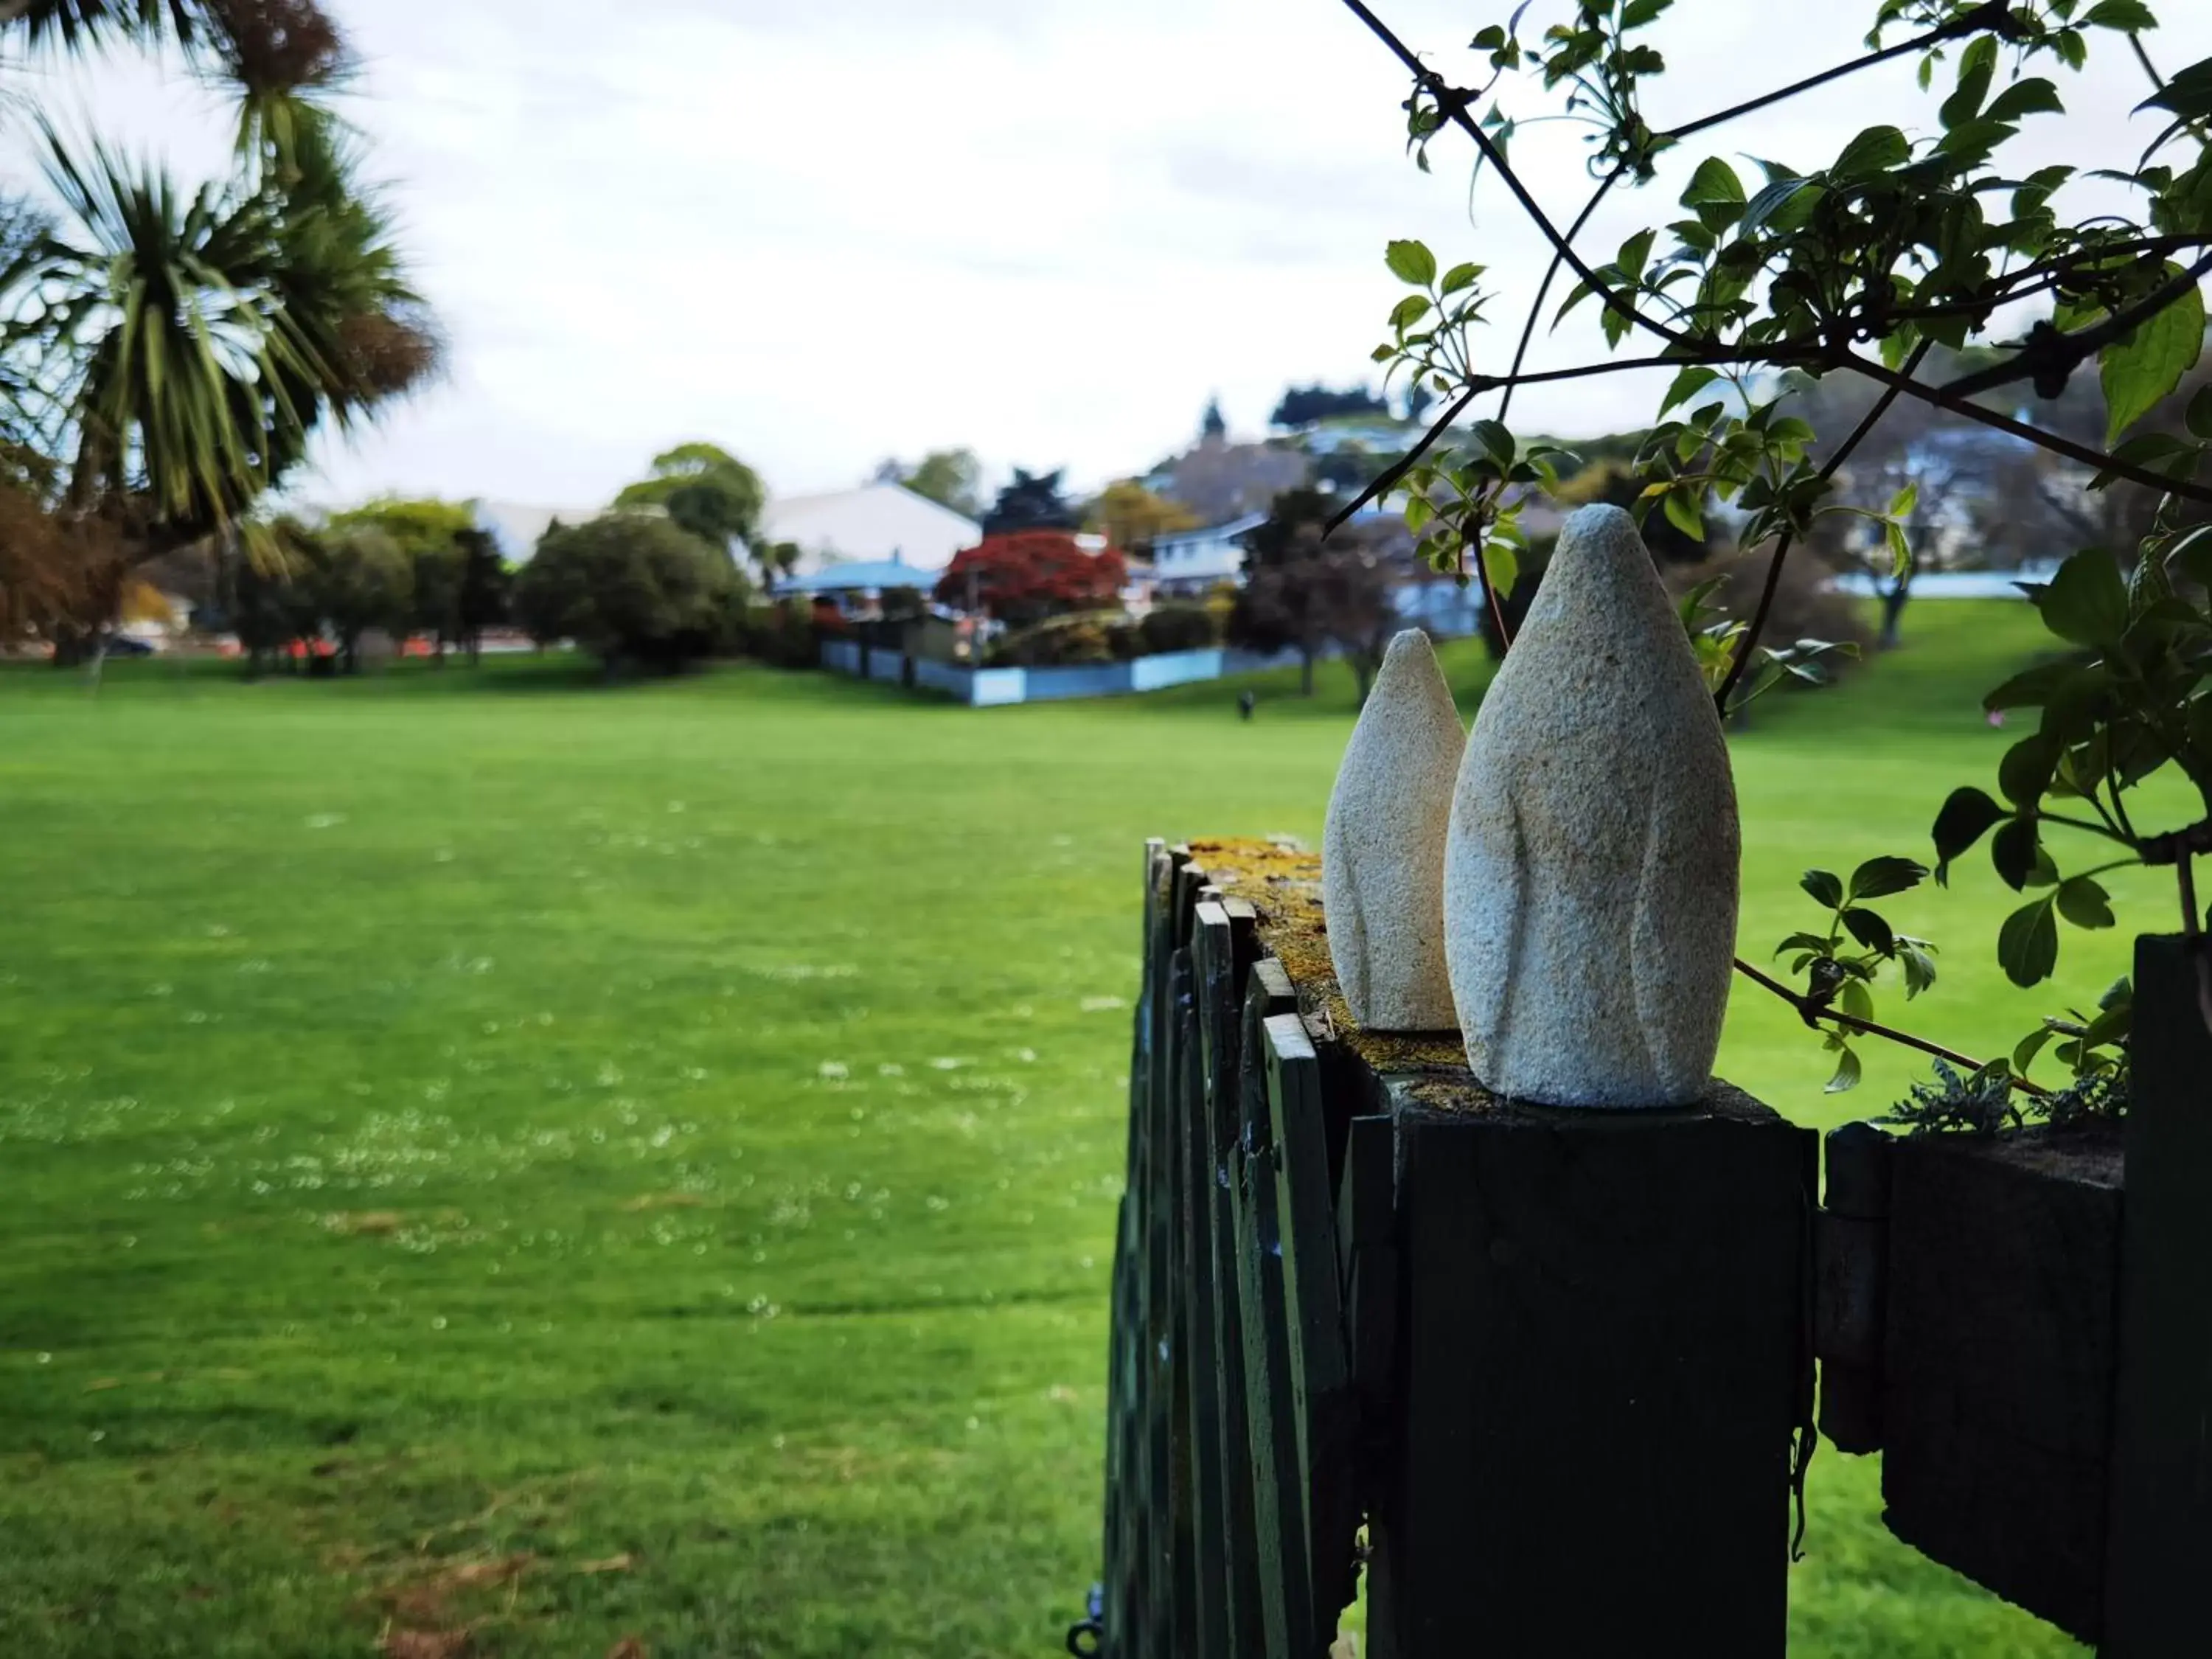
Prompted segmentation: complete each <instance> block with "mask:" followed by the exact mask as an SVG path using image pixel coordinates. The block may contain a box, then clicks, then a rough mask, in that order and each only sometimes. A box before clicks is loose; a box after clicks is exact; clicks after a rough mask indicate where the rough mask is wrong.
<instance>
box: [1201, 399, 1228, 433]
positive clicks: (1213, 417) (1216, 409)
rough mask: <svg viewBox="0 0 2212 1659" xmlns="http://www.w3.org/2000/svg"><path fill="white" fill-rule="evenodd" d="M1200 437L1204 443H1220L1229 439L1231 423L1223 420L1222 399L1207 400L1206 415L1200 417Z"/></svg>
mask: <svg viewBox="0 0 2212 1659" xmlns="http://www.w3.org/2000/svg"><path fill="white" fill-rule="evenodd" d="M1198 435H1199V441H1200V442H1202V443H1208V442H1210V443H1220V442H1223V441H1225V440H1226V439H1227V438H1228V436H1229V422H1227V421H1225V420H1224V419H1223V418H1222V415H1221V399H1220V398H1207V399H1206V413H1205V414H1203V415H1201V416H1199V421H1198Z"/></svg>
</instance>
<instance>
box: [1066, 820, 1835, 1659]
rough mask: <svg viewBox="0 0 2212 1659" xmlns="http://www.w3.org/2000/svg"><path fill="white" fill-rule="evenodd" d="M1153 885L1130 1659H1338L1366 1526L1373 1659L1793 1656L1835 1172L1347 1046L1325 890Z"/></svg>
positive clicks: (1119, 1489)
mask: <svg viewBox="0 0 2212 1659" xmlns="http://www.w3.org/2000/svg"><path fill="white" fill-rule="evenodd" d="M1145 874H1146V887H1145V894H1146V904H1145V928H1144V939H1143V962H1144V987H1143V992H1142V994H1141V996H1140V998H1139V1005H1138V1009H1137V1016H1136V1034H1135V1046H1134V1050H1133V1058H1132V1063H1131V1066H1130V1093H1131V1110H1130V1128H1129V1146H1128V1185H1127V1193H1126V1195H1125V1196H1124V1198H1123V1200H1122V1205H1121V1220H1120V1238H1119V1242H1118V1246H1117V1250H1116V1255H1115V1274H1114V1302H1113V1334H1112V1347H1111V1357H1110V1362H1109V1375H1110V1378H1111V1388H1110V1391H1109V1420H1108V1470H1107V1501H1106V1540H1105V1558H1106V1577H1105V1583H1104V1586H1103V1598H1102V1604H1103V1626H1104V1629H1103V1644H1104V1649H1105V1651H1106V1652H1107V1654H1108V1655H1109V1656H1110V1659H1188V1656H1204V1659H1212V1656H1217V1655H1218V1656H1224V1659H1321V1656H1322V1655H1324V1654H1325V1653H1326V1652H1327V1651H1328V1648H1329V1645H1330V1644H1331V1642H1332V1640H1333V1639H1334V1636H1335V1634H1336V1631H1337V1626H1338V1620H1339V1617H1340V1613H1341V1612H1342V1610H1343V1609H1344V1608H1345V1607H1346V1606H1347V1605H1349V1604H1350V1603H1351V1601H1352V1600H1353V1598H1354V1595H1355V1593H1356V1591H1357V1589H1358V1573H1359V1570H1360V1565H1361V1563H1360V1560H1359V1544H1358V1540H1359V1534H1360V1529H1361V1528H1362V1527H1363V1526H1364V1527H1366V1528H1367V1529H1368V1532H1369V1535H1370V1548H1369V1550H1368V1552H1367V1560H1366V1563H1365V1565H1366V1568H1367V1571H1368V1572H1369V1575H1370V1585H1371V1595H1370V1617H1369V1650H1370V1653H1372V1654H1373V1655H1375V1656H1377V1659H1429V1656H1431V1655H1438V1656H1441V1655H1444V1654H1452V1655H1457V1654H1459V1653H1461V1652H1462V1651H1465V1650H1466V1649H1467V1646H1468V1642H1469V1639H1470V1636H1471V1633H1472V1632H1471V1627H1470V1623H1469V1621H1470V1620H1478V1621H1480V1623H1481V1624H1482V1625H1483V1626H1486V1627H1488V1628H1491V1629H1493V1630H1495V1631H1497V1632H1501V1633H1503V1634H1504V1636H1505V1638H1506V1640H1505V1644H1504V1645H1503V1646H1501V1647H1498V1649H1497V1651H1499V1652H1503V1653H1528V1652H1536V1651H1559V1652H1566V1651H1575V1652H1583V1651H1589V1652H1596V1651H1626V1650H1630V1648H1631V1647H1633V1646H1635V1645H1637V1644H1638V1643H1641V1644H1642V1650H1651V1649H1650V1643H1649V1641H1648V1640H1646V1639H1644V1638H1649V1637H1650V1633H1651V1632H1653V1631H1655V1630H1665V1631H1668V1632H1670V1639H1673V1638H1681V1639H1688V1640H1702V1641H1703V1642H1704V1644H1705V1645H1704V1647H1703V1648H1702V1649H1701V1651H1705V1652H1712V1653H1722V1652H1725V1653H1729V1654H1741V1655H1757V1654H1764V1653H1769V1652H1773V1653H1778V1652H1779V1651H1780V1641H1781V1634H1782V1626H1781V1616H1782V1610H1783V1606H1782V1590H1783V1578H1784V1573H1785V1571H1786V1559H1785V1556H1784V1542H1785V1536H1786V1534H1785V1532H1784V1524H1785V1522H1786V1519H1787V1504H1788V1498H1789V1474H1790V1443H1791V1433H1792V1430H1793V1428H1794V1425H1795V1423H1796V1414H1797V1411H1798V1402H1799V1399H1800V1395H1801V1392H1802V1378H1803V1376H1804V1375H1805V1368H1806V1366H1807V1364H1808V1355H1807V1352H1806V1347H1805V1340H1804V1335H1805V1317H1804V1314H1805V1310H1804V1303H1803V1297H1802V1273H1801V1271H1800V1268H1801V1264H1802V1262H1803V1261H1804V1260H1805V1250H1806V1247H1807V1246H1806V1241H1807V1239H1808V1233H1809V1226H1808V1221H1809V1212H1810V1204H1811V1189H1810V1176H1811V1170H1810V1145H1811V1139H1810V1137H1809V1136H1808V1135H1807V1134H1806V1133H1804V1132H1802V1131H1798V1130H1795V1129H1792V1128H1790V1127H1788V1126H1786V1125H1784V1124H1782V1123H1781V1122H1780V1121H1779V1120H1778V1119H1776V1118H1775V1117H1774V1116H1773V1115H1772V1114H1771V1113H1768V1112H1766V1111H1765V1109H1763V1108H1759V1107H1757V1106H1755V1105H1753V1103H1749V1102H1747V1101H1744V1100H1743V1099H1742V1098H1741V1097H1738V1096H1734V1095H1733V1094H1729V1093H1727V1092H1725V1091H1723V1097H1720V1099H1719V1100H1718V1101H1717V1104H1716V1105H1715V1106H1714V1107H1712V1108H1711V1109H1705V1110H1699V1111H1693V1112H1688V1113H1662V1114H1638V1115H1630V1116H1629V1117H1627V1118H1620V1117H1601V1118H1593V1117H1592V1116H1590V1115H1577V1114H1543V1113H1538V1112H1532V1111H1528V1110H1525V1109H1514V1108H1510V1107H1508V1106H1506V1105H1504V1103H1498V1102H1496V1101H1493V1100H1492V1099H1491V1098H1490V1097H1487V1096H1486V1095H1484V1094H1483V1093H1482V1091H1480V1089H1479V1088H1477V1087H1476V1086H1475V1085H1474V1083H1473V1081H1472V1079H1470V1078H1469V1077H1468V1074H1467V1072H1466V1068H1465V1065H1464V1061H1463V1059H1462V1056H1461V1055H1460V1054H1459V1051H1458V1047H1457V1042H1456V1039H1455V1038H1454V1037H1452V1036H1449V1034H1443V1035H1439V1036H1431V1037H1428V1038H1413V1039H1405V1038H1375V1037H1370V1036H1364V1035H1363V1034H1359V1033H1357V1032H1355V1031H1353V1030H1352V1029H1351V1028H1350V1024H1349V1021H1348V1018H1347V1017H1346V1015H1345V1012H1344V1011H1343V1007H1342V1004H1341V1000H1340V998H1338V997H1337V996H1336V994H1335V987H1334V981H1333V980H1332V979H1331V978H1330V976H1329V975H1328V970H1327V947H1326V936H1325V933H1324V931H1323V925H1322V918H1321V915H1320V907H1319V900H1318V895H1317V877H1318V861H1317V860H1314V859H1313V858H1311V857H1310V855H1305V854H1293V853H1291V852H1289V851H1286V850H1285V849H1284V848H1279V847H1275V846H1272V845H1269V844H1267V843H1202V844H1200V846H1199V847H1198V848H1195V849H1193V848H1168V847H1166V846H1164V845H1163V844H1161V843H1159V842H1152V843H1150V844H1149V845H1148V846H1147V848H1146V866H1145ZM1409 1159H1410V1160H1411V1161H1412V1164H1418V1166H1419V1171H1418V1174H1419V1178H1413V1176H1414V1175H1415V1174H1416V1173H1417V1172H1416V1171H1415V1170H1413V1169H1412V1168H1410V1167H1409V1162H1408V1161H1409ZM1407 1241H1418V1242H1419V1244H1420V1247H1421V1248H1420V1250H1419V1268H1418V1271H1414V1270H1413V1267H1411V1265H1410V1264H1411V1263H1413V1261H1414V1257H1415V1252H1414V1251H1413V1250H1411V1249H1407V1248H1406V1242H1407ZM1661 1244H1663V1245H1665V1246H1667V1247H1668V1248H1666V1249H1657V1248H1656V1246H1658V1245H1661ZM1409 1354H1410V1355H1411V1356H1413V1364H1407V1355H1409ZM1415 1377H1418V1380H1419V1386H1414V1385H1413V1379H1414V1378H1415ZM1486 1409H1487V1410H1488V1411H1489V1412H1491V1413H1494V1418H1493V1419H1492V1420H1485V1418H1484V1412H1485V1410H1486ZM1631 1534H1633V1535H1631ZM1600 1557H1602V1559H1603V1560H1604V1561H1605V1564H1606V1565H1605V1568H1604V1571H1603V1572H1602V1573H1593V1571H1592V1570H1591V1564H1592V1562H1593V1561H1594V1560H1595V1559H1599V1558H1600ZM1625 1561H1626V1562H1627V1563H1628V1565H1624V1562H1625ZM1531 1642H1534V1643H1535V1644H1537V1645H1534V1646H1531V1645H1529V1644H1530V1643H1531ZM1546 1644H1553V1645H1546ZM1557 1644H1565V1645H1557ZM1623 1644H1628V1645H1626V1646H1624V1645H1623Z"/></svg>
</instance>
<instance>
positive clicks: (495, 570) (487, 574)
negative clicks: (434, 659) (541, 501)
mask: <svg viewBox="0 0 2212 1659" xmlns="http://www.w3.org/2000/svg"><path fill="white" fill-rule="evenodd" d="M453 539H454V543H455V544H456V545H457V546H458V547H459V550H460V556H461V571H460V575H461V579H460V592H459V604H458V605H457V608H456V615H457V620H458V621H459V624H460V632H459V635H456V638H457V639H458V640H459V643H460V644H461V646H462V647H463V648H465V650H466V651H467V652H468V653H469V661H470V663H471V665H473V664H475V663H476V662H477V661H479V660H480V659H482V657H483V636H484V631H485V629H492V628H501V627H504V626H505V625H506V624H507V622H508V621H509V619H510V618H511V617H512V616H513V602H514V572H513V569H512V568H510V567H509V566H508V564H507V561H506V560H505V559H503V558H501V556H500V551H499V543H498V542H497V541H496V540H495V539H494V538H492V537H491V536H490V535H489V534H488V533H486V532H483V531H481V530H477V529H473V528H471V529H468V530H464V531H462V532H460V534H459V536H457V537H455V538H453Z"/></svg>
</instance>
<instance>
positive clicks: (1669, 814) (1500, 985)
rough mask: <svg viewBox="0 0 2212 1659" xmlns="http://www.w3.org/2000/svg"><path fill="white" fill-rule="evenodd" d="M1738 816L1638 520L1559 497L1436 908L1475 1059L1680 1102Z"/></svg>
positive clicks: (1476, 753)
mask: <svg viewBox="0 0 2212 1659" xmlns="http://www.w3.org/2000/svg"><path fill="white" fill-rule="evenodd" d="M1739 843H1740V832H1739V829H1738V827H1737V822H1736V805H1735V783H1734V781H1733V779H1732V777H1731V775H1730V773H1729V756H1728V744H1727V741H1726V739H1725V738H1723V735H1722V732H1721V726H1720V719H1719V716H1718V715H1717V714H1716V713H1715V711H1714V708H1713V700H1712V697H1711V694H1710V693H1709V692H1708V691H1707V690H1705V682H1704V679H1703V678H1702V676H1700V675H1699V671H1698V667H1697V660H1696V658H1695V656H1694V655H1693V653H1692V651H1691V649H1690V644H1689V640H1688V637H1687V635H1686V633H1685V632H1684V630H1683V627H1682V623H1681V621H1680V617H1678V616H1677V615H1676V614H1675V611H1674V606H1673V605H1671V604H1669V603H1668V598H1667V593H1666V590H1665V589H1664V588H1663V587H1662V586H1661V585H1660V582H1659V576H1658V573H1657V571H1656V570H1655V569H1654V568H1653V567H1652V563H1651V555H1650V552H1649V551H1648V550H1646V549H1645V547H1644V541H1643V538H1642V537H1640V536H1638V534H1637V532H1636V525H1635V522H1634V521H1633V520H1632V519H1630V517H1629V516H1628V514H1627V513H1624V512H1622V511H1621V510H1620V508H1619V507H1584V508H1583V509H1582V510H1581V511H1580V512H1578V513H1576V514H1575V515H1574V516H1573V517H1572V518H1571V519H1569V520H1567V522H1566V525H1565V528H1564V529H1563V531H1562V532H1561V533H1560V536H1559V549H1558V551H1557V552H1556V553H1555V554H1554V555H1553V559H1552V562H1551V567H1550V568H1549V569H1548V570H1547V572H1546V573H1545V575H1544V583H1543V586H1542V587H1541V589H1539V590H1538V592H1537V596H1536V600H1535V603H1534V605H1532V606H1530V608H1529V611H1528V621H1527V622H1526V623H1524V624H1523V626H1522V630H1521V635H1520V637H1519V639H1518V640H1516V641H1515V642H1514V646H1513V649H1512V650H1511V652H1510V653H1509V654H1508V655H1507V657H1506V659H1505V665H1504V667H1503V668H1501V669H1500V670H1499V671H1498V678H1497V680H1496V681H1495V682H1494V683H1493V684H1492V686H1491V689H1490V693H1489V695H1488V696H1486V698H1485V699H1484V700H1483V704H1482V708H1481V710H1480V713H1479V714H1477V716H1476V718H1475V722H1474V735H1473V736H1472V737H1471V738H1469V739H1468V745H1467V757H1466V760H1465V762H1464V763H1462V766H1461V768H1460V773H1459V784H1458V788H1457V790H1456V792H1455V795H1454V799H1453V802H1452V816H1451V829H1450V835H1449V842H1448V847H1447V851H1446V854H1445V860H1444V915H1445V927H1446V935H1445V936H1446V939H1447V940H1448V942H1449V959H1450V966H1451V985H1452V994H1453V999H1454V1000H1455V1003H1456V1005H1457V1007H1458V1011H1459V1021H1460V1027H1461V1030H1462V1031H1463V1032H1464V1034H1465V1036H1466V1038H1467V1057H1468V1065H1469V1066H1472V1067H1473V1068H1474V1074H1475V1076H1476V1077H1477V1078H1479V1079H1480V1080H1481V1081H1482V1082H1483V1084H1484V1085H1486V1086H1487V1087H1488V1088H1490V1089H1492V1091H1496V1092H1497V1093H1498V1094H1502V1095H1505V1096H1508V1097H1512V1098H1515V1099H1521V1100H1529V1101H1535V1102H1540V1103H1544V1104H1547V1105H1553V1106H1609V1107H1629V1106H1683V1105H1688V1104H1691V1103H1693V1102H1695V1101H1697V1100H1699V1099H1700V1098H1702V1097H1704V1095H1705V1092H1706V1090H1707V1088H1708V1086H1709V1085H1710V1084H1711V1078H1712V1065H1713V1056H1714V1054H1715V1053H1716V1052H1717V1050H1718V1048H1719V1046H1720V1036H1721V1019H1722V1016H1723V1013H1724V1012H1725V1011H1726V1009H1727V1006H1728V993H1729V964H1730V961H1731V958H1732V957H1733V956H1734V953H1735V926H1736V893H1737V879H1738V861H1739V853H1740V844H1739Z"/></svg>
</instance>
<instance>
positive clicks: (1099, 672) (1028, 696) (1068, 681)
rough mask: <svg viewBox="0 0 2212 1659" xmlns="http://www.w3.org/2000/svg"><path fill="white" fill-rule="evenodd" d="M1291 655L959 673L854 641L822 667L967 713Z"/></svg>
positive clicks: (1160, 684)
mask: <svg viewBox="0 0 2212 1659" xmlns="http://www.w3.org/2000/svg"><path fill="white" fill-rule="evenodd" d="M1297 660H1298V654H1297V652H1295V651H1279V652H1275V653H1272V654H1270V653H1266V652H1260V651H1237V650H1231V649H1229V648H1227V647H1221V646H1216V647H1212V648H1211V649H1208V650H1204V651H1168V652H1162V653H1159V654H1158V655H1156V656H1150V657H1136V658H1133V659H1130V660H1129V661H1127V662H1110V663H1097V664H1086V665H1082V666H1079V667H1073V668H963V667H961V666H960V665H957V664H955V663H947V662H933V661H931V660H930V659H927V658H923V657H910V656H908V655H907V654H905V653H903V652H898V651H890V650H884V649H879V648H873V647H868V646H865V645H862V644H861V643H860V642H859V641H854V640H824V641H823V642H822V665H823V667H824V668H826V669H828V670H829V671H830V672H831V673H833V674H846V675H850V676H851V677H852V678H854V679H866V680H882V681H884V682H886V683H888V684H894V685H909V686H915V687H918V688H920V689H921V690H926V691H936V692H939V693H942V694H943V695H945V696H949V697H951V698H952V699H953V700H954V701H956V702H964V703H967V704H969V705H970V706H971V707H973V708H995V707H998V706H1000V705H1001V704H1005V703H1015V702H1060V701H1062V700H1065V699H1067V698H1071V697H1116V696H1127V695H1128V694H1129V693H1131V692H1135V691H1159V690H1165V689H1166V688H1167V687H1169V686H1171V685H1189V684H1195V683H1197V682H1199V681H1202V680H1218V679H1220V678H1224V677H1225V676H1226V675H1230V674H1249V673H1254V672H1256V671H1259V670H1261V669H1263V668H1286V667H1291V666H1295V665H1296V664H1297Z"/></svg>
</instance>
